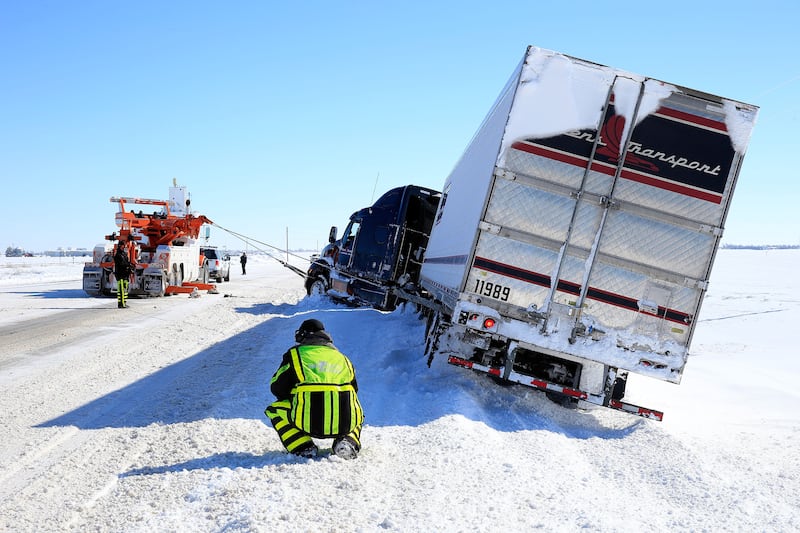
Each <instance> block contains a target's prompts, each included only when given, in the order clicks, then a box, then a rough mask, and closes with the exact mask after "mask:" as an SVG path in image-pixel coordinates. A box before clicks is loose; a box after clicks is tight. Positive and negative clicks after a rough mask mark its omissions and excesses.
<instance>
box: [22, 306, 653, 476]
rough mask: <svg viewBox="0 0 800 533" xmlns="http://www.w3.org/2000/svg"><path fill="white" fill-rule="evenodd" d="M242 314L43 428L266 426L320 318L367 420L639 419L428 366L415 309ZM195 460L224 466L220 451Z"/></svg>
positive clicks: (579, 430) (438, 363)
mask: <svg viewBox="0 0 800 533" xmlns="http://www.w3.org/2000/svg"><path fill="white" fill-rule="evenodd" d="M236 311H237V312H239V313H251V314H254V315H259V316H264V317H265V319H264V321H263V322H261V323H260V324H258V325H256V326H254V327H252V328H251V329H249V330H246V331H243V332H241V333H239V334H237V335H234V336H232V337H229V338H227V339H225V340H224V341H221V342H219V343H217V344H215V345H213V346H211V347H209V348H207V349H205V350H203V351H201V352H199V353H197V354H196V355H194V356H191V357H189V358H187V359H184V360H182V361H179V362H177V363H174V364H172V365H170V366H168V367H165V368H162V369H161V370H158V371H155V372H153V373H151V374H149V375H148V376H146V377H144V378H142V379H140V380H138V381H136V382H134V383H131V384H130V385H128V386H126V387H124V388H122V389H119V390H117V391H114V392H112V393H109V394H107V395H105V396H102V397H100V398H97V399H96V400H94V401H92V402H90V403H88V404H86V405H83V406H81V407H79V408H77V409H75V410H72V411H70V412H67V413H65V414H63V415H61V416H59V417H57V418H55V419H52V420H49V421H47V422H44V423H42V424H40V425H39V426H38V427H53V426H75V427H78V428H80V429H102V428H128V427H145V426H148V425H150V424H155V423H158V424H174V423H190V422H195V421H199V420H204V419H243V418H244V419H258V420H262V421H264V423H265V424H267V425H268V422H267V420H266V417H265V416H264V414H263V413H264V408H265V407H266V406H267V405H268V404H269V403H270V402H271V401H273V399H274V398H273V396H272V394H271V393H270V391H269V380H270V377H271V376H272V373H273V372H274V371H275V369H276V368H277V367H278V365H279V363H280V357H281V355H282V354H283V352H284V351H285V350H286V349H287V348H288V347H289V346H291V344H292V342H293V337H294V331H295V329H297V327H298V326H299V325H300V323H301V322H302V321H303V320H305V319H307V318H317V319H319V320H321V321H322V322H323V323H324V324H325V325H326V329H327V330H328V331H329V332H330V333H331V334H332V336H333V338H334V342H335V344H336V346H337V347H338V348H339V349H340V350H341V351H342V352H344V353H345V354H347V355H349V356H350V358H351V359H352V361H353V363H354V365H355V367H356V372H357V376H358V383H359V398H360V399H361V403H362V404H363V406H364V411H365V413H366V422H365V425H366V426H367V427H368V426H373V427H379V426H420V425H423V424H426V423H430V422H435V421H436V420H438V419H440V418H442V417H448V416H462V417H464V418H467V419H469V420H473V421H476V422H480V423H483V424H485V425H487V426H488V427H491V428H493V429H495V430H498V431H504V432H513V431H526V430H540V431H549V432H557V433H562V434H564V435H566V436H568V437H570V438H578V439H585V438H605V439H613V438H624V437H625V436H626V435H628V434H630V433H631V432H633V431H635V430H636V428H637V427H639V426H640V423H641V420H639V419H633V418H632V417H630V420H628V419H627V418H626V421H625V423H624V424H620V423H619V422H618V421H617V422H615V423H614V425H615V426H622V427H608V425H607V424H606V423H604V422H602V421H600V420H599V419H598V418H597V417H595V416H594V415H593V414H592V413H591V412H583V411H575V410H567V409H564V408H562V407H559V406H557V405H555V404H553V403H552V402H550V401H549V400H546V399H545V397H544V395H543V394H541V393H538V392H536V391H533V390H531V389H528V388H526V387H521V386H516V387H501V386H498V385H497V384H496V383H494V382H493V381H491V380H490V379H488V378H487V377H486V376H485V375H484V374H477V373H473V372H470V371H467V370H464V369H460V368H456V367H453V366H450V365H447V364H446V363H445V362H444V361H443V360H441V359H443V358H440V359H437V360H435V361H434V362H433V365H432V366H431V368H428V367H427V365H426V358H425V356H424V355H423V335H424V334H423V331H424V326H423V324H422V322H421V321H420V320H419V319H418V317H417V316H416V315H415V313H413V312H411V311H402V310H398V311H395V312H393V313H385V312H379V311H376V310H374V309H368V308H350V307H343V306H334V305H332V304H331V305H327V306H325V305H320V302H315V301H313V300H310V299H305V300H303V301H301V302H299V303H298V304H279V305H272V304H258V305H256V306H253V307H247V308H237V309H236ZM620 416H626V415H620ZM245 455H246V454H245ZM226 457H228V458H230V459H231V460H232V461H231V462H233V463H236V466H241V464H240V463H239V462H238V461H239V459H243V460H244V459H246V457H245V456H244V455H242V454H234V453H231V454H224V456H223V457H222V458H223V459H224V458H226ZM254 460H255V459H254ZM258 460H259V461H263V460H264V459H258ZM267 460H268V459H267ZM197 461H200V462H201V464H205V463H202V462H203V461H208V462H209V463H215V464H216V462H215V460H214V459H212V458H207V459H197V460H196V461H195V462H197Z"/></svg>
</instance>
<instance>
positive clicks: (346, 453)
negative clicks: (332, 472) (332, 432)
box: [333, 437, 358, 460]
mask: <svg viewBox="0 0 800 533" xmlns="http://www.w3.org/2000/svg"><path fill="white" fill-rule="evenodd" d="M333 453H334V454H335V455H337V456H338V457H341V458H342V459H347V460H350V459H355V458H356V457H358V446H356V443H355V441H354V440H353V439H351V438H350V437H341V438H339V439H336V440H334V441H333Z"/></svg>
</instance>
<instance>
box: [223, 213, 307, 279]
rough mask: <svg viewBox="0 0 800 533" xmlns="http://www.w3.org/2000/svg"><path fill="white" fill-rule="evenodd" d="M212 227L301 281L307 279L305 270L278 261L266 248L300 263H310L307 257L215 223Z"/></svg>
mask: <svg viewBox="0 0 800 533" xmlns="http://www.w3.org/2000/svg"><path fill="white" fill-rule="evenodd" d="M212 225H213V226H216V227H218V228H219V229H221V230H222V231H225V232H227V233H230V234H231V235H233V236H234V237H236V238H237V239H239V240H241V241H243V242H244V243H245V244H247V245H248V246H251V247H253V248H255V249H256V250H259V251H261V252H264V253H265V254H266V255H267V256H268V257H271V258H272V259H274V260H275V261H277V262H279V263H280V264H282V265H283V266H285V267H286V268H288V269H289V270H291V271H292V272H294V273H295V274H297V275H298V276H300V277H302V278H303V279H305V278H307V277H308V276H307V275H306V271H305V270H302V269H300V268H298V267H296V266H294V265H290V264H289V262H288V261H284V260H282V259H279V258H277V257H275V256H274V255H272V253H271V252H270V251H269V250H267V248H270V249H272V250H276V251H278V252H281V253H282V254H286V256H287V258H288V256H290V255H291V256H292V257H296V258H297V259H300V260H302V261H306V262H309V263H310V262H311V260H310V259H308V258H307V257H303V256H301V255H297V254H293V253H291V252H290V251H289V250H284V249H282V248H279V247H278V246H273V245H271V244H268V243H266V242H263V241H259V240H258V239H253V238H252V237H247V236H245V235H242V234H241V233H237V232H235V231H233V230H230V229H228V228H225V227H222V226H220V225H219V224H217V223H216V222H212ZM258 245H261V246H265V247H266V248H261V247H260V246H258Z"/></svg>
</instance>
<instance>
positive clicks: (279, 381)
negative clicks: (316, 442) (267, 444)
mask: <svg viewBox="0 0 800 533" xmlns="http://www.w3.org/2000/svg"><path fill="white" fill-rule="evenodd" d="M270 389H271V390H272V392H273V394H275V396H276V397H277V398H278V399H279V400H282V399H287V396H288V399H291V403H292V410H291V413H290V420H291V422H292V423H293V424H294V425H295V426H296V427H298V428H300V429H302V430H303V431H305V432H306V433H308V434H309V435H311V436H313V437H317V438H327V437H337V436H342V435H347V434H348V433H350V432H351V431H353V430H354V429H355V428H356V427H359V426H360V425H361V424H362V423H363V421H364V412H363V410H362V408H361V404H360V403H359V401H358V395H357V391H358V383H357V382H356V376H355V370H354V369H353V364H352V363H351V362H350V360H349V359H348V358H347V357H346V356H345V355H344V354H342V353H341V352H339V351H338V350H337V349H336V348H333V347H332V346H330V345H321V346H320V345H300V346H295V347H293V348H291V349H290V350H289V351H288V352H286V354H284V357H283V361H282V364H281V366H280V367H279V368H278V370H277V371H276V372H275V375H274V376H272V380H271V382H270Z"/></svg>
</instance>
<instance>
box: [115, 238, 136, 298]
mask: <svg viewBox="0 0 800 533" xmlns="http://www.w3.org/2000/svg"><path fill="white" fill-rule="evenodd" d="M128 249H129V246H127V245H126V244H125V243H123V242H122V241H121V240H120V241H119V242H118V243H117V249H116V251H115V252H114V277H115V278H117V307H118V308H124V307H128V303H127V298H128V281H129V279H130V277H131V274H133V265H132V264H131V260H130V257H129V256H128Z"/></svg>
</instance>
